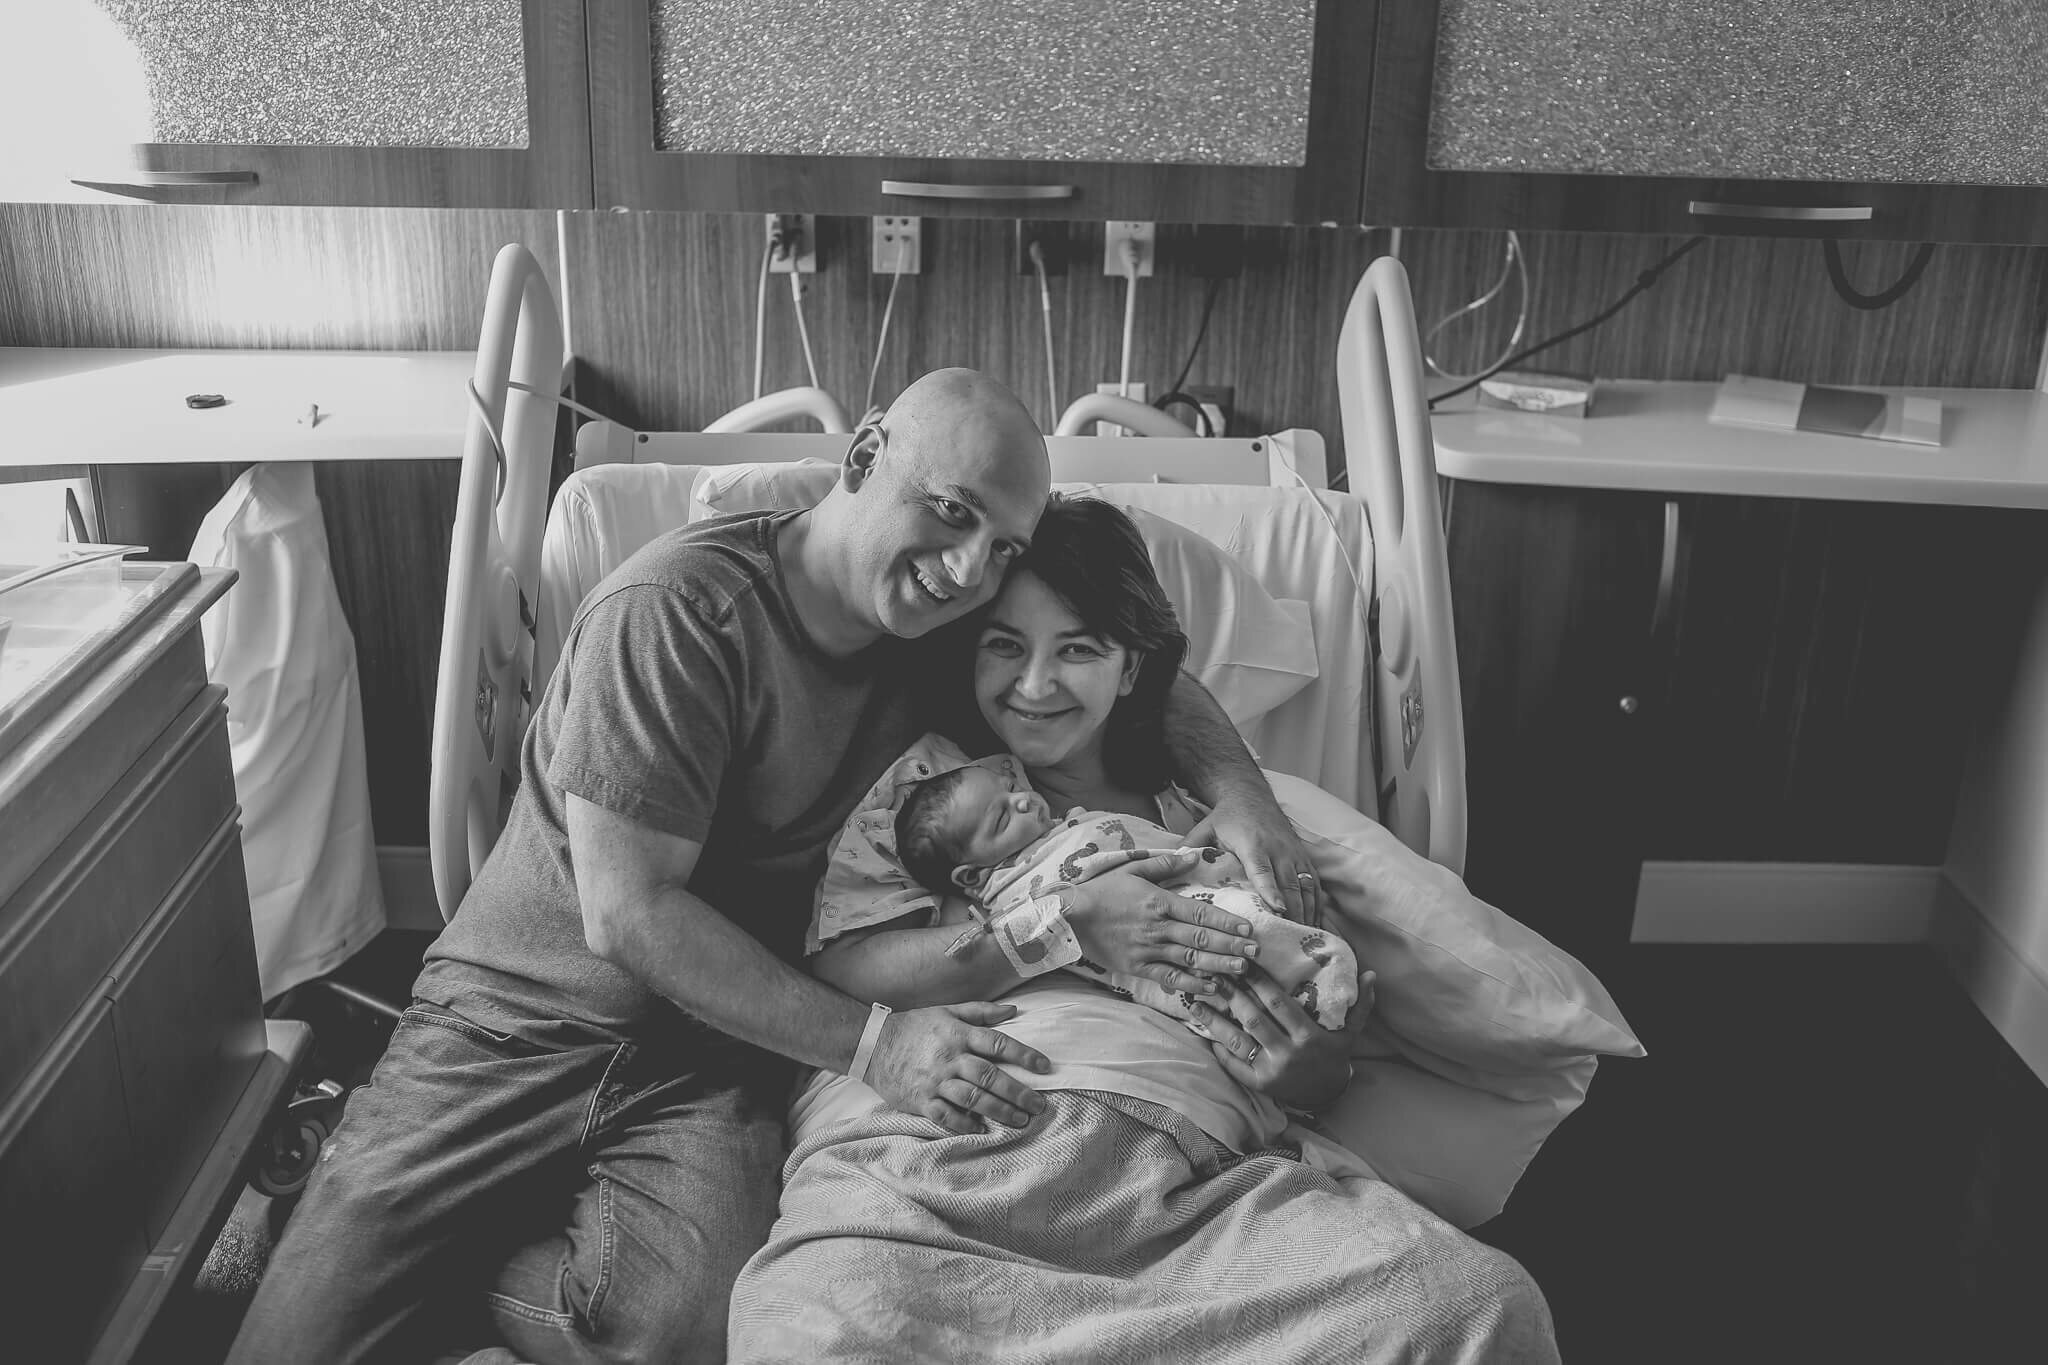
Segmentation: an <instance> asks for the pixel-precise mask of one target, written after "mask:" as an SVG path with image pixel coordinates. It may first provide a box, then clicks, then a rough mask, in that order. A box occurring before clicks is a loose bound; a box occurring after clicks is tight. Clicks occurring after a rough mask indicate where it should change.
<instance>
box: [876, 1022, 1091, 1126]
mask: <svg viewBox="0 0 2048 1365" xmlns="http://www.w3.org/2000/svg"><path fill="white" fill-rule="evenodd" d="M1016 1012H1017V1007H1016V1006H1015V1005H1002V1004H995V1003H992V1002H990V1001H986V1000H972V1001H969V1002H967V1003H966V1004H962V1005H934V1006H932V1007H931V1008H929V1009H921V1010H898V1011H897V1012H896V1013H894V1014H892V1015H890V1016H889V1017H888V1019H887V1020H885V1021H884V1022H883V1024H882V1036H881V1037H880V1038H879V1039H878V1040H877V1041H876V1044H875V1054H874V1057H873V1059H872V1060H871V1061H870V1062H869V1063H868V1075H867V1083H868V1084H869V1085H871V1086H873V1087H874V1088H875V1089H876V1090H877V1091H878V1092H880V1094H881V1096H882V1098H883V1099H885V1100H887V1101H889V1104H890V1105H891V1107H893V1108H895V1109H899V1110H901V1111H902V1112H904V1113H906V1114H917V1115H920V1116H922V1117H924V1118H928V1119H930V1120H931V1121H932V1122H934V1123H936V1124H938V1125H939V1126H940V1127H942V1128H945V1129H947V1130H949V1131H951V1132H954V1133H980V1132H985V1131H987V1129H986V1126H985V1124H984V1122H983V1120H984V1119H987V1120H993V1121H994V1122H996V1123H1000V1124H1004V1125H1005V1126H1007V1127H1011V1128H1022V1127H1023V1126H1024V1125H1026V1124H1028V1123H1029V1122H1031V1117H1032V1115H1034V1114H1037V1113H1040V1112H1042V1111H1043V1110H1044V1108H1045V1098H1044V1097H1043V1096H1041V1095H1040V1094H1039V1093H1038V1092H1037V1091H1036V1090H1033V1089H1032V1088H1031V1087H1030V1086H1028V1085H1025V1084H1024V1083H1023V1082H1022V1081H1019V1080H1017V1079H1015V1078H1014V1077H1012V1076H1011V1075H1010V1074H1009V1073H1008V1072H1006V1071H1004V1070H1003V1069H1002V1068H1001V1067H1000V1066H997V1065H996V1063H998V1062H1008V1063H1010V1064H1011V1065H1013V1066H1021V1067H1023V1068H1024V1069H1025V1070H1027V1071H1037V1072H1046V1071H1050V1070H1052V1063H1051V1062H1049V1061H1047V1060H1046V1058H1045V1055H1044V1054H1043V1053H1041V1052H1037V1051H1035V1050H1033V1049H1032V1048H1028V1047H1026V1046H1024V1044H1022V1043H1020V1042H1018V1041H1017V1040H1016V1039H1015V1038H1012V1037H1010V1035H1008V1034H1007V1033H998V1032H996V1031H995V1029H993V1028H991V1027H989V1025H992V1024H1000V1023H1002V1022H1003V1021H1004V1020H1005V1019H1008V1018H1010V1017H1011V1016H1012V1015H1014V1014H1016Z"/></svg>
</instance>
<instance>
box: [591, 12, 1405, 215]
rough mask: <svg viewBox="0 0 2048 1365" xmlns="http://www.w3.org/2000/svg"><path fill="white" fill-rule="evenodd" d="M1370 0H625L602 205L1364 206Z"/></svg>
mask: <svg viewBox="0 0 2048 1365" xmlns="http://www.w3.org/2000/svg"><path fill="white" fill-rule="evenodd" d="M1379 8H1380V5H1379V3H1378V0H1316V2H1315V3H1314V4H1312V5H1308V4H1304V3H1301V0H1255V2H1254V3H1250V4H1246V3H1224V2H1223V0H1200V3H1193V4H1186V5H1179V6H1171V7H1162V6H1158V5H1151V4H1143V3H1131V2H1130V0H1114V3H1109V4H1103V3H1100V0H1057V3H1051V4H1039V5H1030V6H1006V5H998V4H987V3H984V4H976V5H967V6H941V7H924V8H921V9H914V10H908V11H906V10H904V9H902V7H900V6H896V5H892V4H885V3H879V0H872V2H869V3H858V4H842V5H832V6H817V5H803V4H797V3H770V4H765V5H764V4H759V3H750V4H735V3H686V2H685V0H622V2H621V3H617V4H606V5H602V6H592V7H591V10H590V76H591V80H590V87H591V97H592V141H593V144H594V147H595V155H596V167H595V174H596V185H597V191H596V192H597V203H598V205H599V206H601V207H609V206H624V207H629V208H651V209H688V210H698V211H711V212H733V211H761V212H816V213H832V214H891V213H896V214H918V215H923V216H932V217H947V216H955V217H982V218H1022V217H1047V218H1065V219H1112V218H1129V219H1149V220H1154V221H1161V222H1234V223H1315V222H1325V221H1329V222H1342V223H1350V222H1356V221H1357V217H1356V215H1357V210H1358V185H1359V177H1360V175H1361V173H1362V169H1363V163H1364V137H1365V114H1366V99H1367V93H1368V88H1369V83H1370V79H1371V62H1370V52H1371V43H1372V33H1373V25H1374V19H1375V15H1376V11H1377V10H1378V9H1379Z"/></svg>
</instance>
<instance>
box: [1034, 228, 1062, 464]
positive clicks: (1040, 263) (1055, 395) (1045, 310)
mask: <svg viewBox="0 0 2048 1365" xmlns="http://www.w3.org/2000/svg"><path fill="white" fill-rule="evenodd" d="M1031 268H1032V269H1033V270H1036V271H1037V272H1038V308H1039V312H1040V313H1041V314H1042V315H1043V318H1044V321H1045V411H1046V423H1047V425H1048V426H1050V425H1051V424H1052V423H1054V422H1057V421H1059V420H1060V386H1059V380H1058V378H1057V377H1056V376H1055V375H1054V372H1053V363H1052V286H1050V285H1049V284H1047V283H1046V280H1045V252H1044V251H1042V250H1040V249H1039V245H1038V243H1037V242H1033V243H1032V244H1031Z"/></svg>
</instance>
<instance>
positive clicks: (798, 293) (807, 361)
mask: <svg viewBox="0 0 2048 1365" xmlns="http://www.w3.org/2000/svg"><path fill="white" fill-rule="evenodd" d="M803 278H804V277H803V276H802V275H800V274H798V273H797V272H796V271H794V270H792V271H790V272H789V302H790V306H791V307H793V308H795V309H796V334H797V337H798V339H799V340H801V341H802V342H803V344H804V369H805V370H806V371H808V372H809V374H810V376H811V387H812V388H814V389H818V388H823V387H824V385H822V384H820V383H819V382H818V362H817V360H816V359H815V358H814V357H813V356H812V355H811V329H810V328H809V327H806V326H805V325H804V286H803Z"/></svg>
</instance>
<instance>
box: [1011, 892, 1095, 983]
mask: <svg viewBox="0 0 2048 1365" xmlns="http://www.w3.org/2000/svg"><path fill="white" fill-rule="evenodd" d="M1066 908H1067V907H1066V903H1065V902H1064V901H1062V900H1061V899H1060V898H1059V896H1058V895H1057V894H1053V895H1048V896H1040V897H1039V898H1038V899H1037V900H1032V901H1026V902H1024V904H1022V905H1020V906H1018V907H1016V908H1015V909H1013V910H1011V911H1010V912H1009V913H1007V914H1005V915H1003V916H1002V917H1001V918H999V919H995V920H991V921H990V922H989V927H990V928H991V929H993V930H994V931H995V936H996V944H997V945H998V946H999V947H1001V948H1002V950H1003V956H1004V957H1007V958H1008V959H1010V966H1011V967H1012V968H1013V969H1015V971H1016V973H1017V975H1019V976H1021V977H1023V978H1025V979H1026V980H1029V979H1030V978H1032V977H1034V976H1043V975H1044V974H1045V973H1047V972H1050V971H1055V970H1057V969H1059V968H1061V967H1065V966H1068V965H1070V964H1071V963H1075V962H1079V961H1080V960H1081V940H1079V939H1078V938H1075V937H1074V930H1073V927H1072V926H1071V925H1069V924H1068V923H1067V917H1066V914H1065V913H1064V912H1065V910H1066Z"/></svg>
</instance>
